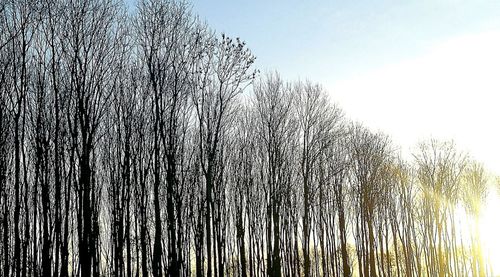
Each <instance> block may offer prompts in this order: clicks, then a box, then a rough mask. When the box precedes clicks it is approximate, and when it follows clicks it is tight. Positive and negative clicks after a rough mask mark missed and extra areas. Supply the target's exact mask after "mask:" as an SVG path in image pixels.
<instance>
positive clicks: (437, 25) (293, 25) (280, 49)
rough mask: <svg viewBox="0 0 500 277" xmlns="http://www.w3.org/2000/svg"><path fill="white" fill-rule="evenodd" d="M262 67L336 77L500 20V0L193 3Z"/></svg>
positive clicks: (322, 78) (222, 0)
mask: <svg viewBox="0 0 500 277" xmlns="http://www.w3.org/2000/svg"><path fill="white" fill-rule="evenodd" d="M192 3H193V8H194V10H195V12H196V13H198V14H199V15H200V17H201V18H203V19H205V20H206V21H207V22H208V23H209V25H210V26H212V27H213V28H215V29H216V30H218V31H220V32H226V33H228V34H230V35H232V36H239V37H241V38H243V39H244V40H245V41H246V42H247V43H248V45H249V47H250V48H251V49H252V51H253V52H254V54H255V55H256V56H257V65H258V67H260V68H263V69H272V70H274V69H276V70H278V71H279V72H281V73H282V74H283V75H285V76H286V77H290V78H292V77H297V76H300V77H302V78H310V79H314V80H317V81H320V82H333V81H334V80H338V79H344V78H346V77H348V76H350V75H352V74H359V73H360V72H362V71H366V70H371V69H373V68H377V67H379V66H382V65H384V64H387V63H392V62H395V61H398V60H401V59H404V58H407V57H412V56H415V55H418V54H419V53H420V52H422V51H425V49H426V48H427V47H429V46H431V45H432V44H433V43H434V42H435V41H438V40H442V39H446V38H448V37H454V36H457V35H461V34H468V33H477V32H482V31H485V30H488V29H491V28H498V27H499V26H500V1H458V0H457V1H453V0H444V1H439V0H438V1H426V0H423V1H422V0H421V1H369V0H366V1H328V0H316V1H299V0H287V1H285V0H280V1H270V0H267V1H266V0H253V1H243V0H232V1H229V0H212V1H201V0H199V1H193V2H192Z"/></svg>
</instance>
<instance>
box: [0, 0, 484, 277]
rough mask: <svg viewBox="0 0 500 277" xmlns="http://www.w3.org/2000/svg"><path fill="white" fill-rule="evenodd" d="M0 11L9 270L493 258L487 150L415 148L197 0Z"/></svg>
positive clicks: (442, 265) (196, 270) (94, 1)
mask: <svg viewBox="0 0 500 277" xmlns="http://www.w3.org/2000/svg"><path fill="white" fill-rule="evenodd" d="M0 30H1V31H0V67H1V68H0V210H1V211H0V224H1V226H2V227H1V228H0V241H1V243H0V257H2V259H1V261H0V269H1V272H2V273H1V275H2V276H28V275H30V276H31V275H33V276H39V275H41V276H69V275H71V276H91V275H92V276H97V275H105V276H107V275H113V276H149V275H153V276H163V275H167V276H181V275H182V276H187V275H196V276H264V275H267V276H282V275H283V276H302V275H303V276H352V275H358V276H398V277H399V276H445V275H446V276H449V275H452V276H470V275H471V274H472V275H474V276H484V275H485V274H487V273H488V267H487V264H486V262H485V260H484V259H483V257H482V255H481V249H480V246H479V238H478V236H477V234H478V232H477V229H476V230H473V231H472V232H470V234H471V238H469V237H468V235H467V236H464V235H463V230H462V229H461V228H458V227H457V226H458V224H457V222H456V221H458V220H460V218H457V217H456V216H455V215H456V212H455V211H456V209H457V207H465V208H466V209H467V211H468V212H469V214H470V215H471V218H477V216H478V214H479V212H480V207H481V200H482V199H484V198H485V196H486V182H487V177H486V173H485V172H484V170H483V168H482V166H481V165H480V164H479V163H475V162H471V161H470V159H468V158H467V157H466V156H465V155H464V154H462V153H461V152H459V151H458V150H456V149H455V148H454V146H453V144H452V143H449V142H437V141H434V140H431V141H428V142H425V143H422V144H421V145H419V148H418V149H417V150H416V151H415V153H414V155H413V158H412V159H410V161H406V160H404V159H402V158H401V157H400V155H399V154H398V151H396V148H395V146H394V145H393V144H391V142H390V140H389V139H388V137H387V136H385V135H383V134H380V133H374V132H372V131H370V130H369V129H367V128H365V127H363V126H362V125H360V124H355V123H351V122H350V121H349V120H348V119H347V118H346V117H345V116H344V114H343V112H342V111H341V109H340V108H339V107H337V106H335V105H332V103H331V102H330V100H329V99H328V97H327V95H326V93H325V92H324V91H323V90H322V88H321V87H320V86H318V85H315V84H312V83H310V82H298V81H297V82H292V83H290V82H286V81H284V80H282V79H281V78H280V76H279V75H278V74H277V73H271V74H267V75H264V76H260V77H256V71H254V70H253V69H252V64H253V63H254V60H255V58H254V56H253V55H252V54H251V52H250V51H249V50H248V48H247V47H246V45H245V43H244V42H243V41H241V40H240V39H238V38H237V39H232V38H229V37H227V36H224V35H222V36H217V35H216V34H215V33H214V31H212V30H211V29H210V28H209V27H207V26H206V25H205V24H204V23H203V22H202V21H200V20H199V19H198V18H197V17H196V15H193V14H192V12H191V10H190V6H189V4H187V3H185V2H180V1H172V0H142V1H139V4H138V6H137V10H136V12H135V13H134V14H132V15H130V14H128V13H127V11H126V8H125V6H124V5H123V4H121V3H119V2H116V1H115V0H70V1H59V0H43V1H32V0H0ZM476 228H477V223H476Z"/></svg>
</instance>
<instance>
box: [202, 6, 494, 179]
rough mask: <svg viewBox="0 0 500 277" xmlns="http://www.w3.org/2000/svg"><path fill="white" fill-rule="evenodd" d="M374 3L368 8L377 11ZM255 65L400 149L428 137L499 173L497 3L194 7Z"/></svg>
mask: <svg viewBox="0 0 500 277" xmlns="http://www.w3.org/2000/svg"><path fill="white" fill-rule="evenodd" d="M375 2H376V3H375ZM193 8H194V10H195V12H197V13H198V14H199V15H200V17H201V18H204V19H206V20H207V22H208V23H209V25H210V26H212V27H214V28H215V29H217V30H218V31H221V32H226V33H228V34H229V35H232V36H239V37H241V38H243V39H244V40H245V41H246V42H247V43H248V45H249V47H250V48H251V49H252V50H253V52H254V54H255V55H256V56H257V66H258V67H259V68H260V69H263V70H264V71H265V70H274V69H276V70H278V71H279V72H280V73H281V74H282V75H283V76H284V77H285V78H287V79H295V78H301V79H305V78H308V79H310V80H312V81H315V82H319V83H321V84H322V85H323V86H324V87H325V88H326V89H327V90H328V91H329V93H330V95H331V98H332V100H333V101H335V102H337V103H338V104H339V105H340V106H341V107H342V108H344V110H345V111H346V112H347V114H348V115H349V116H350V117H351V118H353V119H356V120H359V121H362V122H364V123H365V124H366V125H368V126H370V127H371V128H373V129H375V130H381V131H383V132H385V133H387V134H388V135H390V136H391V137H392V138H393V140H394V142H395V143H397V144H399V145H401V146H402V147H403V150H405V149H406V150H407V149H409V148H410V147H412V146H414V145H415V144H416V143H417V142H418V141H419V140H422V139H426V138H429V137H435V138H439V139H454V140H455V142H456V143H457V145H458V146H459V147H460V149H463V150H467V151H469V152H470V153H471V154H472V156H474V157H475V158H477V159H478V160H480V161H482V162H484V163H485V164H486V166H487V167H488V168H489V169H491V170H493V171H495V172H497V173H500V131H499V130H500V128H499V123H498V121H499V119H500V109H499V107H498V106H499V104H500V101H499V100H500V96H499V94H500V1H482V0H476V1H461V0H442V1H439V0H437V1H430V0H429V1H426V0H421V1H368V0H366V1H329V0H316V1H298V0H287V1H284V0H279V1H276V0H275V1H264V0H255V1H240V0H234V1H230V0H213V1H202V0H199V1H194V3H193Z"/></svg>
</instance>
